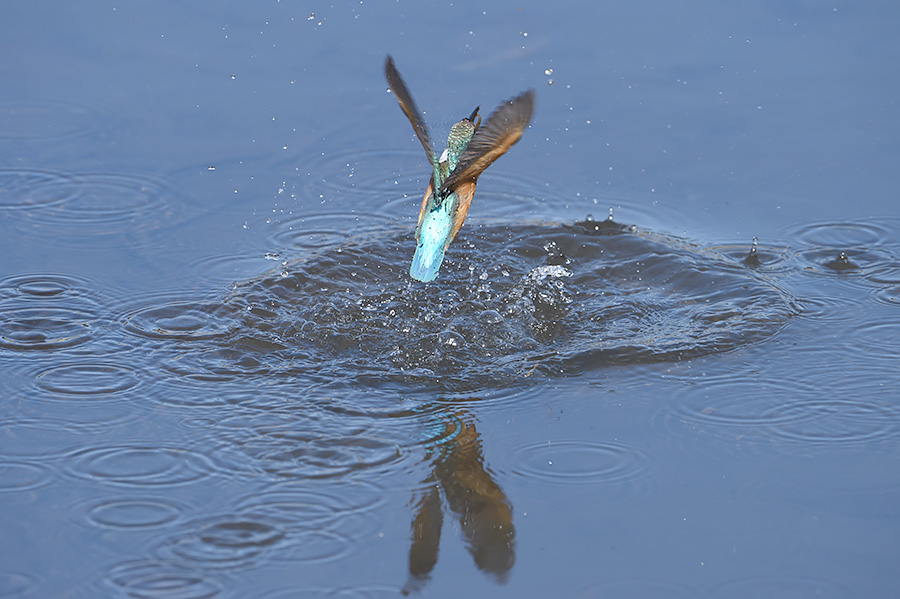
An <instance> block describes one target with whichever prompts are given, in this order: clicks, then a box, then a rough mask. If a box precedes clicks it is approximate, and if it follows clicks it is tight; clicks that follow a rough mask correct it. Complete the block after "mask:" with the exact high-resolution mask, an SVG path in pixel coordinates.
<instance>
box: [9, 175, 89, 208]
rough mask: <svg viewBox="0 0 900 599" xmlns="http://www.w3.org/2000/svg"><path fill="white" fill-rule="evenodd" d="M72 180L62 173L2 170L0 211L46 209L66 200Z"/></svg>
mask: <svg viewBox="0 0 900 599" xmlns="http://www.w3.org/2000/svg"><path fill="white" fill-rule="evenodd" d="M71 182H72V180H71V178H70V177H69V176H67V175H64V174H61V173H53V172H49V171H37V170H19V169H0V210H14V209H19V208H26V209H27V208H35V207H46V206H50V205H53V204H56V203H59V202H62V201H64V200H65V199H66V194H65V193H63V192H62V189H64V188H65V187H66V186H67V185H71Z"/></svg>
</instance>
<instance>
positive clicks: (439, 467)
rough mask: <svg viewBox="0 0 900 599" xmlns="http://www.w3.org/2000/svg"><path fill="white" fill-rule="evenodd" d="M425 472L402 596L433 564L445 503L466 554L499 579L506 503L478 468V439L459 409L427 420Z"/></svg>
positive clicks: (504, 560)
mask: <svg viewBox="0 0 900 599" xmlns="http://www.w3.org/2000/svg"><path fill="white" fill-rule="evenodd" d="M429 429H430V430H429V437H430V438H434V439H437V441H436V442H434V443H432V444H431V445H430V446H429V458H430V459H431V474H430V475H429V476H428V478H426V479H425V480H424V481H423V483H424V485H423V489H422V492H421V494H420V495H419V496H418V497H416V498H414V499H413V503H414V505H415V517H414V518H413V523H412V539H411V545H410V549H409V581H408V582H407V584H406V587H405V588H404V594H409V593H410V592H411V591H416V590H418V589H420V588H421V587H422V586H423V584H424V583H425V581H427V580H428V578H429V576H430V574H431V571H432V570H433V569H434V566H435V564H437V559H438V548H439V546H440V539H441V527H442V525H443V520H444V517H443V505H442V501H441V495H443V498H444V501H445V502H446V506H447V507H448V508H449V510H450V512H452V513H453V514H454V515H455V516H456V517H457V518H458V520H459V524H460V529H461V530H462V534H463V537H464V539H465V543H466V546H467V549H468V550H469V553H470V554H471V555H472V558H473V559H474V560H475V565H476V566H478V568H479V569H480V570H482V571H483V572H486V573H488V574H491V575H493V576H494V577H495V578H496V579H497V581H498V582H501V583H502V582H505V581H506V578H507V576H508V574H509V571H510V569H511V568H512V566H513V563H514V562H515V536H516V532H515V528H514V527H513V523H512V506H511V505H510V503H509V500H508V499H507V497H506V495H505V494H504V493H503V490H502V489H501V488H500V486H499V485H498V484H497V483H496V482H495V481H494V479H493V478H492V477H491V474H490V473H489V472H488V470H487V469H486V468H485V466H484V457H483V456H482V450H481V438H480V436H479V434H478V431H477V430H476V428H475V422H474V418H473V417H472V415H471V414H469V413H468V412H467V411H466V410H465V409H463V408H461V407H459V406H458V405H457V406H454V408H453V409H452V410H448V411H443V412H438V413H436V414H435V415H434V416H433V420H432V421H431V422H430V423H429Z"/></svg>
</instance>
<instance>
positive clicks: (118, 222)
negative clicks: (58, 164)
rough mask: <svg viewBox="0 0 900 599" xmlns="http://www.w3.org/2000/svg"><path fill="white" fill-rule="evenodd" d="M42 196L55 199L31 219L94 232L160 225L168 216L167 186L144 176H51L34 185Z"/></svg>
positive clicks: (168, 196)
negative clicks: (83, 228)
mask: <svg viewBox="0 0 900 599" xmlns="http://www.w3.org/2000/svg"><path fill="white" fill-rule="evenodd" d="M32 190H33V192H34V193H36V194H38V196H39V197H51V198H55V200H54V201H53V202H45V203H43V204H42V209H41V210H38V211H34V212H32V213H31V214H30V216H29V221H30V222H37V223H43V224H48V225H60V226H66V227H73V226H78V227H90V230H91V234H92V235H98V234H108V233H120V232H121V228H122V226H123V225H128V226H129V228H131V229H147V228H157V227H158V226H159V225H160V220H158V219H159V217H160V216H164V217H166V216H168V215H169V209H168V207H167V205H166V204H167V198H172V197H174V196H176V194H175V193H174V192H172V191H171V190H170V189H169V188H168V186H167V185H166V184H165V183H164V182H162V181H158V180H156V179H151V178H148V177H146V176H143V175H130V174H108V173H90V174H82V175H72V176H70V177H66V178H55V179H48V180H46V181H44V182H42V183H41V184H37V185H35V186H34V188H32Z"/></svg>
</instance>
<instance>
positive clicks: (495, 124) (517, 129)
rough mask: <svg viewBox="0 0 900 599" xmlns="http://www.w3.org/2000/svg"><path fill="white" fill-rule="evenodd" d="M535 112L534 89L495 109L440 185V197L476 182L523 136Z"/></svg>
mask: <svg viewBox="0 0 900 599" xmlns="http://www.w3.org/2000/svg"><path fill="white" fill-rule="evenodd" d="M533 111H534V90H531V89H530V90H528V91H527V92H524V93H522V94H520V95H519V96H517V97H515V98H513V99H512V100H508V101H506V102H504V103H503V104H501V105H500V106H498V107H497V109H496V110H494V112H493V113H492V114H491V116H489V117H488V119H487V121H486V122H485V123H484V124H483V125H482V126H481V127H479V128H478V131H476V132H475V135H474V136H473V137H472V141H470V142H469V145H468V147H467V148H466V150H465V151H464V152H463V154H462V156H460V158H459V163H458V164H457V166H456V168H455V169H454V170H453V172H452V173H451V174H450V176H449V177H447V179H446V180H445V181H443V184H442V185H441V193H440V195H441V197H443V196H444V195H445V194H446V192H447V191H448V190H450V189H451V188H452V187H454V186H455V185H458V184H459V183H460V182H463V181H472V182H474V181H476V180H477V179H478V176H479V175H481V173H482V172H484V169H486V168H487V167H488V166H490V165H491V163H493V162H494V161H495V160H497V159H498V158H500V156H502V155H503V154H505V153H506V151H507V150H509V148H510V147H512V145H513V144H514V143H516V142H517V141H519V138H520V137H522V133H523V132H524V131H525V127H527V126H528V123H529V121H531V113H532V112H533Z"/></svg>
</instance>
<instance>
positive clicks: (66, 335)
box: [0, 307, 99, 351]
mask: <svg viewBox="0 0 900 599" xmlns="http://www.w3.org/2000/svg"><path fill="white" fill-rule="evenodd" d="M98 326H99V322H98V317H97V315H96V313H94V312H89V311H85V310H74V309H69V308H63V307H45V308H27V309H23V308H7V307H0V348H4V349H8V350H13V351H55V350H59V349H63V348H67V347H72V346H76V345H81V344H83V343H87V342H89V341H91V340H92V339H94V337H95V335H96V330H97V328H98Z"/></svg>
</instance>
